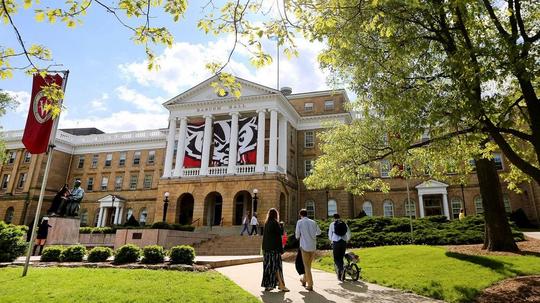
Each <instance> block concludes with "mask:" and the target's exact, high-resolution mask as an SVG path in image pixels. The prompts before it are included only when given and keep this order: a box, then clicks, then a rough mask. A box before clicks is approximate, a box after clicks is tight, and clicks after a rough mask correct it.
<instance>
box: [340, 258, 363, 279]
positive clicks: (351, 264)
mask: <svg viewBox="0 0 540 303" xmlns="http://www.w3.org/2000/svg"><path fill="white" fill-rule="evenodd" d="M345 261H347V264H345V266H344V268H343V273H342V277H341V280H342V281H345V277H346V276H349V277H350V278H351V280H353V281H358V279H359V278H360V272H361V271H362V268H360V267H359V266H358V265H357V263H358V262H360V257H359V256H358V255H356V254H355V253H353V252H352V251H351V252H348V253H346V254H345Z"/></svg>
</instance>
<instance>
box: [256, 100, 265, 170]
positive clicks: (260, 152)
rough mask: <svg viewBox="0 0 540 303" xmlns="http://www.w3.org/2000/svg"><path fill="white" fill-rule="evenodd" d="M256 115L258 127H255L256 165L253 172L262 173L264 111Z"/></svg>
mask: <svg viewBox="0 0 540 303" xmlns="http://www.w3.org/2000/svg"><path fill="white" fill-rule="evenodd" d="M257 113H258V114H259V118H258V120H259V125H258V127H257V165H256V166H255V172H258V173H264V140H265V129H264V127H265V123H266V117H265V110H264V109H260V110H258V111H257Z"/></svg>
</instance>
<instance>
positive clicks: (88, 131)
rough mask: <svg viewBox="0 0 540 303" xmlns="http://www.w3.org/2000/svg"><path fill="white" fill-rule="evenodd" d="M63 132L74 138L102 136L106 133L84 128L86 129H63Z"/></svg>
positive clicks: (92, 128)
mask: <svg viewBox="0 0 540 303" xmlns="http://www.w3.org/2000/svg"><path fill="white" fill-rule="evenodd" d="M60 130H61V131H63V132H65V133H68V134H72V135H74V136H88V135H101V134H104V133H105V132H104V131H102V130H100V129H97V128H95V127H84V128H62V129H60Z"/></svg>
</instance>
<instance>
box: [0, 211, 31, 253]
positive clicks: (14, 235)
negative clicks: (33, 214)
mask: <svg viewBox="0 0 540 303" xmlns="http://www.w3.org/2000/svg"><path fill="white" fill-rule="evenodd" d="M27 230H28V228H27V227H26V226H17V225H13V224H6V223H5V222H3V221H0V262H12V261H14V260H15V259H17V257H19V256H21V255H22V254H24V252H25V251H26V241H25V240H26V232H27Z"/></svg>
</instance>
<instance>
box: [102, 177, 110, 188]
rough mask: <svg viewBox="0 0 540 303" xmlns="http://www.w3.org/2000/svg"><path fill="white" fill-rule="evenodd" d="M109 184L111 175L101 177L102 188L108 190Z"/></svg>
mask: <svg viewBox="0 0 540 303" xmlns="http://www.w3.org/2000/svg"><path fill="white" fill-rule="evenodd" d="M108 185H109V177H102V178H101V190H107V186H108Z"/></svg>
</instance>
